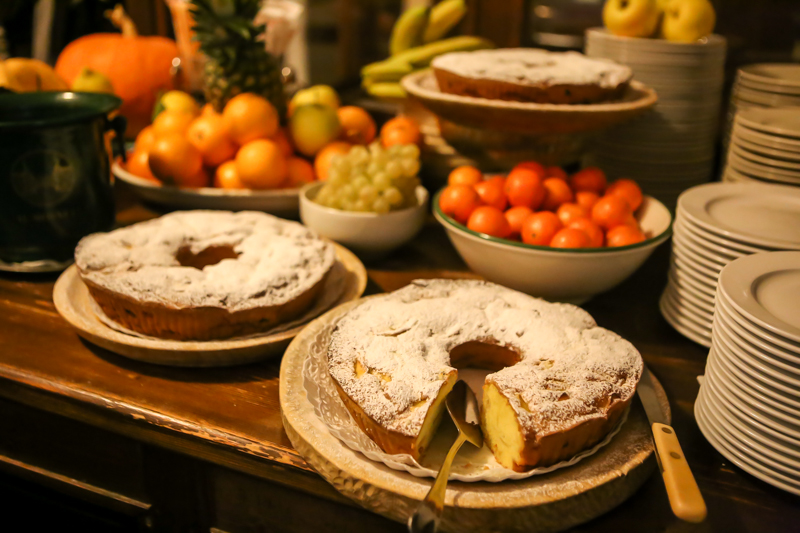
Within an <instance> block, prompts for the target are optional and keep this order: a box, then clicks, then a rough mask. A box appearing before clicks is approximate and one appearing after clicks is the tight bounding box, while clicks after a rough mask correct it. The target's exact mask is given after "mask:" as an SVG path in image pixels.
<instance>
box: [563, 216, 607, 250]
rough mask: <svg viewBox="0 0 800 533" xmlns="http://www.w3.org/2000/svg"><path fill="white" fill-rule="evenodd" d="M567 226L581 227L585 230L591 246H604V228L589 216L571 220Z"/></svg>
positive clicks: (580, 228)
mask: <svg viewBox="0 0 800 533" xmlns="http://www.w3.org/2000/svg"><path fill="white" fill-rule="evenodd" d="M567 227H568V228H575V229H579V230H581V231H582V232H584V233H585V234H586V235H587V236H588V237H589V246H590V247H591V248H600V247H601V246H603V230H601V229H600V226H598V225H597V224H595V223H594V222H592V221H591V220H589V219H588V218H578V219H575V220H573V221H572V222H570V223H569V224H568V225H567Z"/></svg>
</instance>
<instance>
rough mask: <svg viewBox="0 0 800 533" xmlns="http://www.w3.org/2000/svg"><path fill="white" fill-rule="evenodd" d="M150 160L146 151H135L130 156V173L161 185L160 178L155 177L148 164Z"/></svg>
mask: <svg viewBox="0 0 800 533" xmlns="http://www.w3.org/2000/svg"><path fill="white" fill-rule="evenodd" d="M142 131H144V130H142ZM140 135H141V133H140ZM148 159H149V155H148V153H147V152H146V151H142V150H134V152H133V153H132V154H130V155H129V156H128V163H127V168H128V172H130V173H131V174H133V175H134V176H138V177H140V178H144V179H146V180H150V181H153V182H155V183H161V181H159V179H158V178H156V177H155V176H153V171H151V170H150V166H149V165H148V162H147V161H148Z"/></svg>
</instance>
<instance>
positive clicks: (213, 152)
mask: <svg viewBox="0 0 800 533" xmlns="http://www.w3.org/2000/svg"><path fill="white" fill-rule="evenodd" d="M186 137H187V138H188V139H189V142H190V143H192V144H193V145H194V147H195V148H197V149H198V150H199V151H200V153H201V154H202V155H203V163H205V164H206V165H207V166H209V167H215V166H217V165H221V164H222V163H224V162H225V161H229V160H231V159H233V157H234V156H235V155H236V144H235V143H234V142H233V141H232V140H230V138H229V137H228V133H227V131H226V130H225V124H224V121H223V120H222V115H218V114H210V113H209V114H207V115H203V116H200V117H198V118H196V119H194V121H193V122H192V123H191V124H190V125H189V130H188V131H187V132H186Z"/></svg>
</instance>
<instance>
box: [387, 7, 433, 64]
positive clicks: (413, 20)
mask: <svg viewBox="0 0 800 533" xmlns="http://www.w3.org/2000/svg"><path fill="white" fill-rule="evenodd" d="M430 13H431V8H429V7H427V6H418V7H412V8H411V9H407V10H405V11H404V12H403V14H402V15H400V18H398V19H397V22H395V24H394V27H393V28H392V37H391V38H390V39H389V53H390V54H391V55H395V54H399V53H400V52H403V51H405V50H408V49H409V48H413V47H415V46H419V45H421V44H422V34H423V32H424V31H425V28H426V27H427V26H428V17H429V16H430Z"/></svg>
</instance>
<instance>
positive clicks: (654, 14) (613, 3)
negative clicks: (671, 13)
mask: <svg viewBox="0 0 800 533" xmlns="http://www.w3.org/2000/svg"><path fill="white" fill-rule="evenodd" d="M660 17H661V10H660V9H659V7H658V2H657V1H656V0H607V1H606V5H605V6H603V23H604V24H605V25H606V28H608V31H610V32H611V33H613V34H614V35H620V36H623V37H651V36H652V35H653V34H654V33H655V32H656V27H657V26H658V20H659V18H660Z"/></svg>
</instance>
